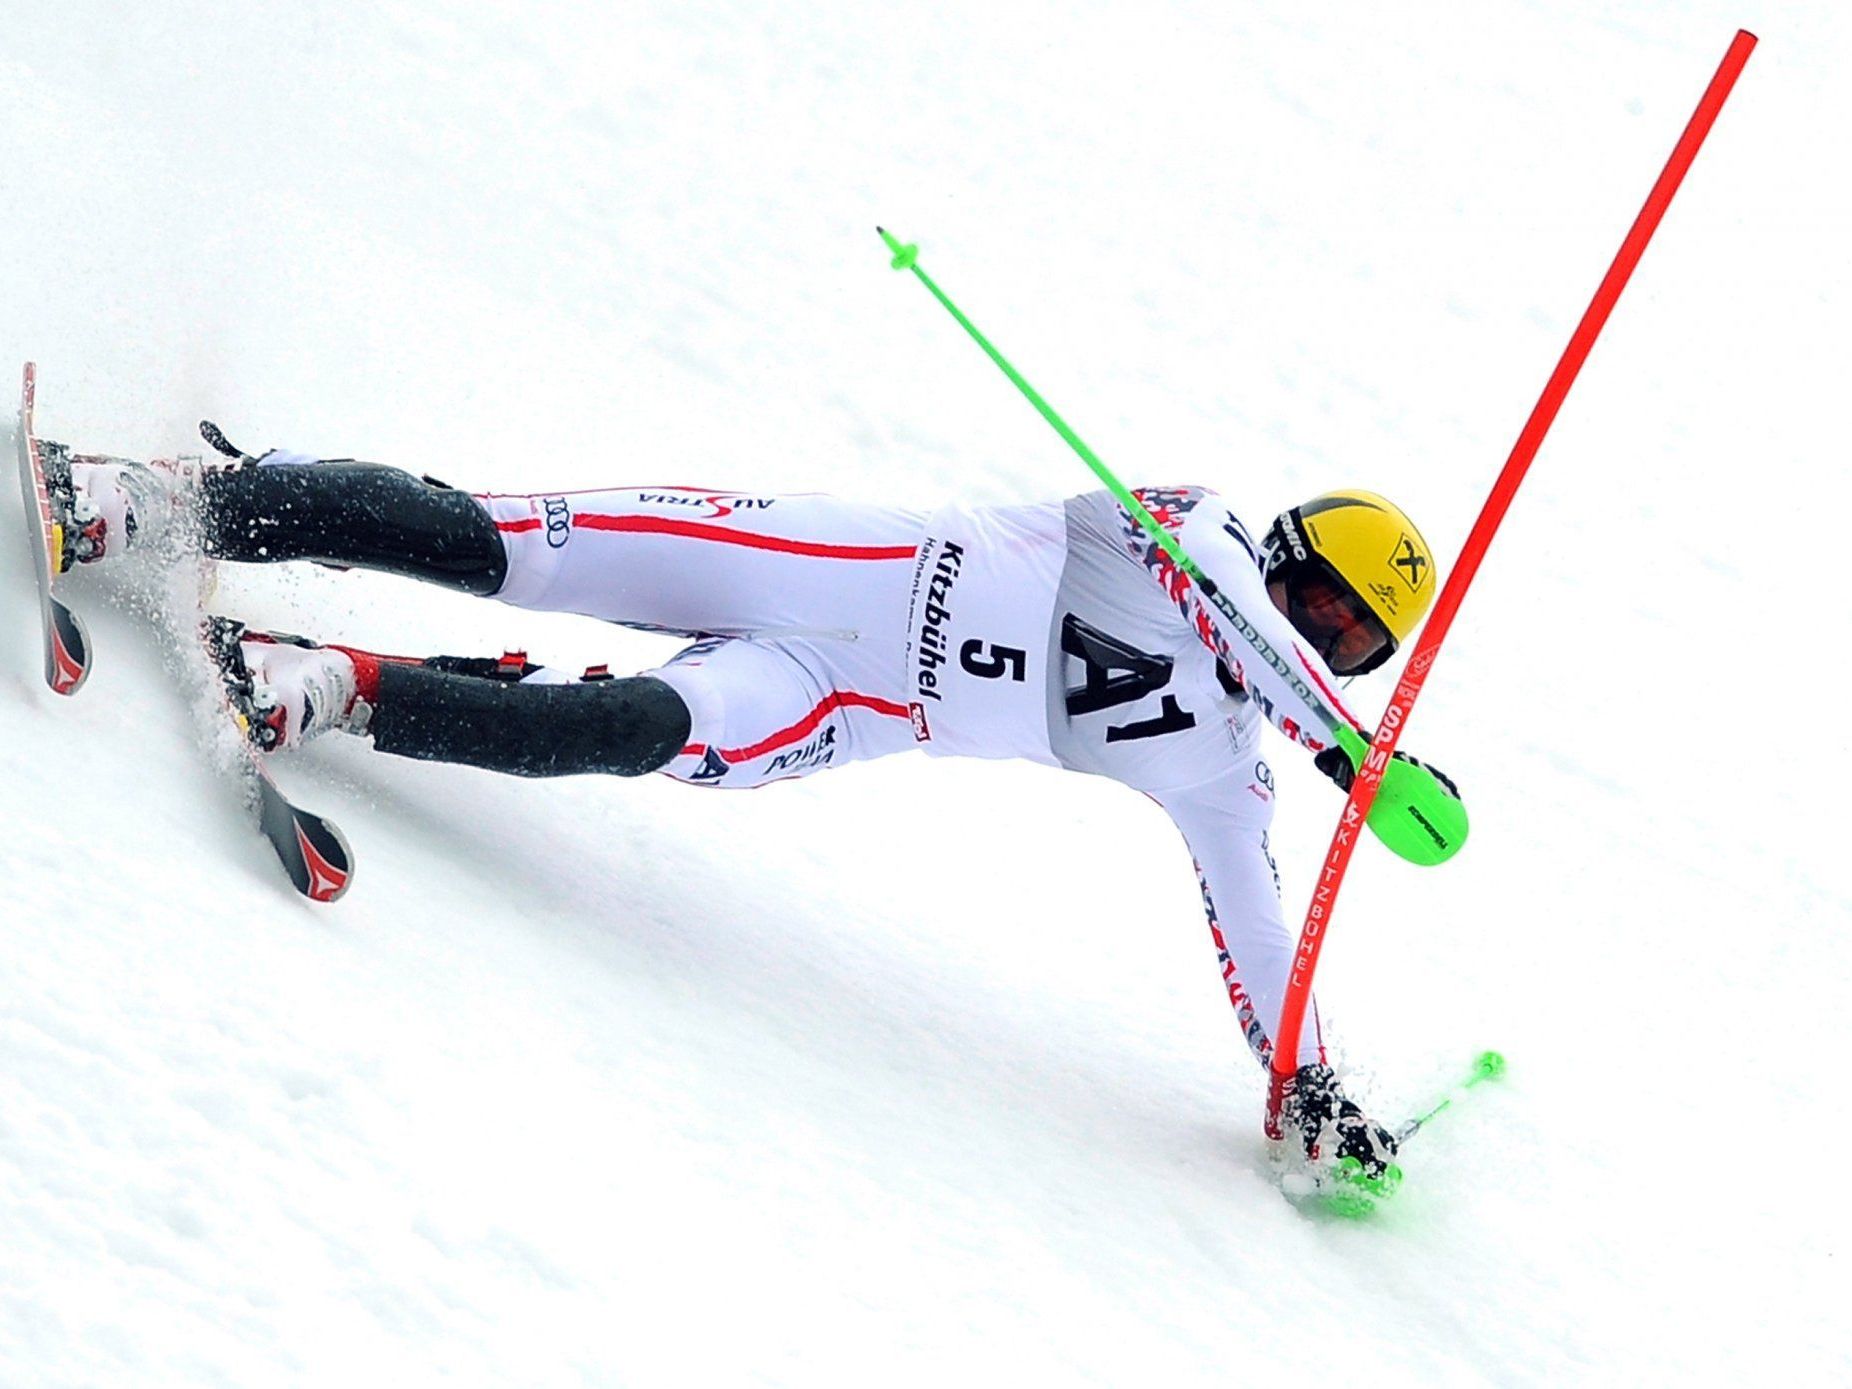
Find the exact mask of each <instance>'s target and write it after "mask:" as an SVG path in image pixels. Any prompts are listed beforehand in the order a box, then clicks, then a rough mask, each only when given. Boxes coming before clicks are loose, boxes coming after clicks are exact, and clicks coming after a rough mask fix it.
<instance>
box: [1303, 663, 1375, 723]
mask: <svg viewBox="0 0 1852 1389" xmlns="http://www.w3.org/2000/svg"><path fill="white" fill-rule="evenodd" d="M1293 655H1295V656H1297V657H1298V658H1299V664H1300V665H1301V666H1302V667H1304V669H1305V673H1306V674H1307V675H1309V676H1311V677H1312V683H1313V684H1314V685H1316V686H1318V692H1319V693H1320V694H1321V695H1323V696H1324V697H1325V700H1326V702H1327V703H1329V704H1330V705H1331V707H1332V708H1333V709H1336V710H1337V711H1338V712H1339V713H1340V714H1342V715H1343V716H1344V717H1345V718H1347V719H1349V720H1350V726H1351V727H1352V728H1354V729H1356V730H1357V732H1359V733H1361V734H1362V735H1363V736H1364V737H1365V738H1368V737H1369V736H1370V731H1369V729H1367V728H1365V727H1364V726H1363V725H1362V724H1361V723H1359V722H1358V721H1357V716H1356V715H1355V714H1353V713H1351V712H1350V710H1348V709H1346V708H1345V707H1344V701H1343V700H1342V699H1340V698H1339V697H1338V692H1337V691H1336V690H1334V689H1332V688H1331V686H1329V685H1327V684H1326V683H1325V682H1324V681H1323V680H1320V679H1319V678H1318V672H1317V671H1316V670H1315V669H1313V667H1312V663H1311V662H1310V661H1308V660H1307V659H1306V658H1305V652H1303V651H1301V650H1300V649H1299V648H1298V647H1297V646H1296V645H1295V646H1294V647H1293Z"/></svg>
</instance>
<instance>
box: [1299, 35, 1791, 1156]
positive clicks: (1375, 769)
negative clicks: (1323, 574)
mask: <svg viewBox="0 0 1852 1389" xmlns="http://www.w3.org/2000/svg"><path fill="white" fill-rule="evenodd" d="M1755 46H1756V36H1755V35H1754V34H1752V33H1750V32H1749V31H1748V30H1747V29H1739V30H1737V31H1736V38H1735V39H1734V40H1733V41H1732V42H1731V44H1730V49H1729V51H1728V52H1727V53H1725V54H1724V55H1723V62H1722V63H1720V64H1719V65H1718V67H1717V72H1716V75H1715V76H1713V77H1712V78H1711V81H1710V85H1709V86H1708V87H1706V88H1705V89H1704V95H1703V97H1702V98H1701V99H1700V100H1699V101H1698V109H1697V110H1696V111H1694V112H1693V113H1692V116H1691V120H1690V122H1689V123H1688V124H1687V125H1686V126H1685V133H1684V134H1683V135H1681V136H1680V137H1679V141H1678V144H1677V145H1675V146H1674V147H1673V149H1672V157H1671V158H1670V159H1668V160H1667V161H1666V166H1665V168H1664V170H1663V171H1661V173H1660V175H1659V180H1658V182H1656V183H1654V184H1653V191H1652V192H1651V193H1649V194H1647V197H1646V204H1645V206H1643V207H1642V208H1641V209H1640V215H1639V216H1638V217H1636V218H1635V219H1634V223H1633V227H1632V229H1631V230H1630V231H1629V232H1628V233H1627V239H1626V240H1625V241H1623V242H1621V248H1620V251H1619V253H1618V254H1617V255H1616V256H1615V257H1614V263H1613V264H1612V265H1610V266H1609V267H1608V273H1607V275H1606V276H1604V277H1603V279H1602V281H1601V285H1600V287H1599V288H1598V289H1596V291H1595V297H1594V299H1592V300H1591V301H1590V302H1589V306H1588V309H1587V311H1586V312H1584V313H1583V315H1582V321H1581V322H1580V323H1578V324H1577V325H1576V330H1575V332H1574V333H1573V334H1571V335H1570V338H1569V345H1568V347H1566V348H1564V349H1563V355H1562V357H1561V358H1560V359H1559V360H1558V361H1557V363H1556V370H1555V371H1553V372H1552V373H1551V374H1550V379H1549V382H1548V383H1547V384H1546V385H1545V386H1544V388H1543V394H1542V395H1541V396H1540V397H1538V400H1537V404H1536V407H1535V408H1534V409H1532V411H1531V413H1530V419H1529V420H1527V421H1526V422H1525V424H1524V429H1523V431H1522V432H1521V433H1520V434H1519V435H1518V442H1517V444H1516V445H1515V446H1514V447H1513V448H1512V450H1511V457H1510V458H1508V459H1507V460H1506V461H1505V467H1504V471H1502V472H1501V473H1499V475H1498V480H1497V481H1496V482H1495V483H1493V484H1492V494H1491V495H1490V496H1489V497H1487V498H1486V502H1485V506H1484V507H1482V508H1481V509H1480V512H1479V519H1478V520H1477V521H1475V522H1474V523H1473V529H1472V533H1471V534H1470V535H1468V536H1467V537H1466V544H1465V545H1464V546H1463V547H1462V548H1461V550H1460V558H1459V560H1458V561H1457V562H1456V563H1455V565H1454V567H1453V573H1452V574H1451V575H1449V576H1448V579H1447V583H1446V586H1445V587H1443V588H1442V589H1441V593H1440V597H1439V598H1438V599H1436V600H1435V603H1434V612H1433V614H1432V615H1431V616H1430V617H1429V618H1428V623H1427V626H1426V627H1425V628H1424V629H1423V630H1422V633H1421V640H1420V641H1419V642H1417V643H1416V644H1415V649H1414V652H1413V653H1412V654H1411V655H1410V656H1409V658H1408V664H1407V665H1406V666H1404V667H1403V669H1402V675H1401V678H1400V679H1399V680H1398V681H1397V682H1396V687H1395V695H1394V697H1393V698H1391V699H1390V701H1389V706H1388V708H1386V709H1385V710H1384V711H1383V718H1382V723H1381V724H1380V725H1378V727H1377V729H1376V736H1375V737H1374V738H1373V739H1372V740H1371V742H1370V749H1369V753H1368V755H1367V756H1366V757H1365V758H1364V761H1363V766H1362V768H1361V769H1359V771H1358V773H1357V777H1356V779H1355V781H1353V782H1352V783H1351V788H1350V798H1349V799H1348V800H1346V801H1345V802H1344V810H1343V813H1342V814H1341V815H1340V816H1339V818H1338V827H1337V830H1336V832H1335V833H1334V834H1333V835H1332V837H1331V848H1330V849H1329V851H1328V852H1327V853H1326V855H1325V861H1324V864H1323V866H1322V867H1321V868H1320V869H1319V874H1318V884H1317V886H1316V887H1315V888H1314V889H1313V890H1312V905H1311V906H1310V907H1309V908H1308V909H1307V911H1306V914H1305V925H1304V926H1303V927H1302V928H1301V929H1300V932H1299V949H1298V953H1297V954H1296V955H1295V956H1294V958H1293V968H1292V974H1291V976H1290V977H1289V978H1288V980H1287V985H1286V999H1285V1001H1284V1003H1282V1004H1281V1007H1280V1025H1279V1028H1278V1029H1277V1030H1276V1031H1275V1033H1274V1040H1273V1068H1272V1072H1271V1074H1270V1084H1269V1085H1268V1089H1267V1137H1268V1138H1271V1139H1274V1140H1278V1139H1280V1138H1282V1137H1284V1129H1283V1127H1282V1125H1281V1122H1280V1108H1281V1105H1282V1103H1283V1101H1284V1100H1285V1096H1286V1085H1287V1082H1288V1081H1290V1080H1291V1079H1292V1077H1293V1073H1294V1071H1295V1070H1296V1069H1297V1067H1298V1057H1299V1034H1300V1031H1301V1030H1302V1029H1303V1027H1304V1025H1305V1010H1306V1004H1307V1002H1308V1001H1309V1000H1310V998H1311V994H1312V975H1313V973H1314V972H1315V971H1316V970H1317V968H1318V956H1319V952H1320V950H1321V949H1323V947H1324V940H1325V928H1326V926H1327V925H1328V924H1329V923H1330V920H1331V910H1332V907H1333V906H1334V905H1335V904H1336V902H1337V896H1338V889H1339V888H1340V887H1341V886H1342V885H1343V882H1344V873H1345V870H1346V869H1347V868H1348V867H1349V866H1350V856H1351V852H1352V850H1354V849H1355V848H1356V846H1357V837H1358V834H1359V832H1360V831H1361V830H1362V828H1363V825H1364V821H1365V819H1366V818H1367V817H1368V815H1369V813H1370V806H1371V805H1372V804H1374V803H1375V800H1376V792H1377V789H1378V788H1379V787H1380V786H1381V785H1382V779H1383V773H1384V772H1385V771H1386V770H1387V769H1388V766H1389V756H1390V754H1391V753H1393V752H1394V751H1395V745H1396V740H1397V739H1398V738H1400V737H1401V736H1402V730H1403V729H1404V728H1406V727H1408V720H1409V717H1410V715H1411V714H1412V713H1413V712H1414V707H1415V700H1416V698H1417V697H1419V695H1420V694H1421V687H1422V686H1423V685H1425V684H1426V683H1427V679H1428V674H1429V672H1430V671H1431V670H1432V669H1433V667H1434V658H1435V656H1437V655H1438V654H1439V653H1440V644H1441V642H1442V641H1443V640H1445V639H1446V636H1447V629H1448V628H1449V627H1451V626H1452V625H1453V618H1454V614H1455V613H1457V612H1458V611H1459V608H1460V602H1461V600H1462V599H1464V598H1465V597H1466V590H1467V587H1468V586H1469V585H1470V584H1471V583H1472V581H1473V576H1474V575H1475V574H1476V573H1478V572H1479V562H1480V560H1482V559H1484V558H1485V552H1486V549H1487V547H1488V546H1490V545H1491V543H1492V537H1493V535H1494V534H1495V533H1496V532H1497V530H1498V527H1499V523H1500V522H1501V521H1503V520H1504V519H1505V512H1506V510H1507V509H1509V507H1510V506H1511V499H1512V498H1513V497H1514V496H1515V495H1516V494H1517V490H1518V484H1519V483H1521V482H1523V481H1524V474H1525V473H1526V472H1528V471H1529V470H1530V465H1531V461H1532V460H1533V459H1534V458H1535V457H1536V456H1537V450H1538V449H1539V448H1540V447H1542V445H1543V437H1544V435H1545V434H1547V433H1548V432H1549V429H1550V425H1551V424H1552V423H1553V422H1554V421H1555V419H1556V412H1557V411H1558V410H1559V409H1561V408H1562V404H1563V400H1564V398H1565V397H1566V396H1567V395H1568V394H1569V388H1570V387H1571V386H1572V385H1574V384H1575V379H1576V375H1577V374H1578V373H1579V372H1580V371H1581V370H1582V363H1583V362H1584V361H1586V360H1587V359H1588V353H1589V349H1590V348H1592V347H1593V346H1594V345H1595V339H1596V338H1597V337H1598V336H1599V335H1600V333H1601V329H1602V325H1604V324H1605V323H1606V322H1607V321H1608V315H1609V314H1610V313H1612V312H1613V310H1614V305H1615V302H1616V301H1617V300H1618V299H1619V298H1620V295H1621V291H1622V290H1623V289H1625V288H1626V287H1627V280H1628V278H1629V277H1630V276H1632V274H1633V270H1634V267H1635V266H1636V265H1638V264H1639V263H1640V256H1641V254H1642V253H1643V252H1644V251H1645V250H1646V245H1647V243H1648V242H1649V241H1651V240H1652V237H1653V232H1654V231H1655V230H1657V229H1658V226H1659V221H1660V219H1661V218H1662V217H1664V216H1665V210H1666V208H1667V207H1668V206H1670V205H1671V202H1672V195H1673V194H1674V193H1676V192H1677V191H1678V186H1679V184H1680V183H1681V182H1682V181H1683V180H1684V177H1685V172H1686V170H1688V169H1689V168H1690V167H1691V161H1692V160H1693V159H1695V158H1696V157H1697V153H1698V149H1699V147H1700V146H1702V145H1703V143H1704V137H1705V136H1706V135H1708V134H1710V129H1711V125H1712V123H1713V122H1715V121H1716V119H1717V113H1718V112H1719V111H1721V110H1722V109H1723V103H1724V101H1725V100H1726V99H1727V98H1728V97H1729V95H1730V89H1731V88H1732V87H1734V86H1735V85H1736V79H1737V77H1738V76H1740V75H1741V73H1742V71H1743V65H1744V64H1745V63H1747V62H1748V61H1749V54H1750V52H1751V51H1752V50H1753V49H1754V48H1755Z"/></svg>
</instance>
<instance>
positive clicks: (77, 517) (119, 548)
mask: <svg viewBox="0 0 1852 1389" xmlns="http://www.w3.org/2000/svg"><path fill="white" fill-rule="evenodd" d="M39 458H40V461H41V463H42V465H43V466H44V469H45V491H46V495H47V497H48V498H49V499H50V501H51V510H52V525H53V535H54V536H55V537H56V540H57V544H56V546H55V554H54V561H55V565H56V569H55V572H56V573H58V574H63V573H66V572H68V571H69V570H70V569H72V568H73V567H74V566H76V565H79V564H96V563H98V562H99V561H101V560H105V559H112V560H113V559H119V558H121V557H122V556H123V555H125V554H127V553H129V552H130V551H134V550H147V549H149V548H151V547H152V546H153V545H155V544H158V543H159V542H160V540H161V539H162V537H164V536H165V535H166V534H167V532H168V529H169V524H170V522H171V521H172V519H173V513H174V509H175V505H176V502H175V498H176V496H177V495H178V493H179V491H180V490H181V489H182V488H183V487H184V486H186V485H187V482H188V479H189V477H190V476H191V471H190V468H189V462H190V461H189V460H168V459H160V460H156V461H155V462H152V463H138V462H136V461H134V460H133V459H129V458H115V457H112V456H110V455H107V454H97V453H73V452H72V451H71V448H70V446H69V445H68V444H58V443H53V442H52V441H51V440H49V439H41V440H39Z"/></svg>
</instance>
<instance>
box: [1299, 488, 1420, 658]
mask: <svg viewBox="0 0 1852 1389" xmlns="http://www.w3.org/2000/svg"><path fill="white" fill-rule="evenodd" d="M1264 548H1265V557H1266V570H1267V582H1268V583H1269V584H1272V583H1275V582H1279V583H1283V584H1284V586H1285V592H1286V603H1287V606H1286V615H1287V617H1288V618H1289V619H1290V620H1291V621H1292V624H1293V626H1294V627H1295V628H1297V629H1298V631H1299V633H1300V635H1302V636H1304V637H1305V638H1306V639H1307V640H1308V641H1310V642H1311V643H1312V644H1313V645H1314V646H1315V647H1317V648H1318V649H1319V654H1320V655H1321V656H1323V657H1324V659H1325V663H1326V664H1327V665H1329V666H1330V667H1331V669H1332V671H1333V672H1334V673H1336V674H1338V675H1361V674H1363V673H1364V672H1365V671H1370V670H1375V669H1376V668H1377V667H1378V666H1380V665H1381V664H1382V663H1383V662H1384V661H1386V660H1388V659H1389V657H1390V656H1391V655H1392V654H1394V652H1395V649H1396V648H1397V647H1398V646H1399V645H1401V644H1402V643H1403V642H1404V641H1406V640H1408V638H1409V637H1411V636H1413V635H1414V632H1415V628H1416V627H1418V626H1419V625H1420V624H1421V619H1422V617H1423V615H1424V614H1426V612H1427V610H1428V608H1429V606H1430V605H1431V604H1432V603H1433V601H1434V591H1435V589H1436V588H1437V587H1438V585H1439V575H1438V573H1437V571H1436V568H1435V564H1434V552H1433V550H1431V549H1430V548H1428V542H1427V541H1426V540H1424V539H1422V536H1421V532H1420V531H1418V530H1417V529H1415V523H1414V522H1413V521H1411V520H1409V519H1408V517H1407V516H1406V515H1405V514H1404V513H1403V512H1402V510H1401V508H1400V507H1398V506H1396V505H1395V503H1393V502H1391V501H1389V500H1388V499H1386V498H1384V497H1379V496H1377V495H1376V493H1374V492H1363V491H1355V490H1345V491H1342V492H1327V493H1325V494H1324V495H1323V496H1320V497H1314V498H1313V499H1312V500H1311V501H1309V502H1306V503H1305V504H1304V505H1303V506H1296V507H1294V508H1293V509H1292V510H1290V511H1284V512H1281V513H1280V515H1279V516H1278V517H1276V518H1275V519H1274V522H1273V527H1272V529H1271V530H1269V531H1268V532H1267V539H1266V544H1265V547H1264ZM1333 581H1335V588H1334V586H1333Z"/></svg>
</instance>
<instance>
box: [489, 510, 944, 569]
mask: <svg viewBox="0 0 1852 1389" xmlns="http://www.w3.org/2000/svg"><path fill="white" fill-rule="evenodd" d="M539 524H540V523H539V521H538V520H532V521H531V523H530V522H528V521H523V522H518V523H516V525H517V527H518V528H519V529H522V530H531V529H533V528H534V527H535V526H538V525H539ZM572 524H573V526H574V527H575V528H580V527H582V528H583V529H585V530H594V531H625V532H629V533H631V534H642V535H680V536H686V537H687V538H688V539H690V540H716V541H719V542H720V543H722V544H725V545H744V546H745V547H746V548H747V549H750V550H774V551H777V552H778V553H780V554H786V555H809V556H811V557H812V558H815V559H869V560H876V559H912V558H913V557H914V556H916V555H917V554H918V553H919V547H918V546H915V545H833V544H830V543H828V542H826V541H820V540H787V539H785V538H784V537H782V536H776V535H755V534H753V533H752V532H751V531H736V530H730V529H729V528H727V527H726V526H713V525H708V524H707V523H705V522H702V521H682V520H677V519H675V518H672V517H667V516H600V515H596V514H592V515H586V514H580V515H577V516H574V517H573V518H572Z"/></svg>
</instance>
